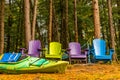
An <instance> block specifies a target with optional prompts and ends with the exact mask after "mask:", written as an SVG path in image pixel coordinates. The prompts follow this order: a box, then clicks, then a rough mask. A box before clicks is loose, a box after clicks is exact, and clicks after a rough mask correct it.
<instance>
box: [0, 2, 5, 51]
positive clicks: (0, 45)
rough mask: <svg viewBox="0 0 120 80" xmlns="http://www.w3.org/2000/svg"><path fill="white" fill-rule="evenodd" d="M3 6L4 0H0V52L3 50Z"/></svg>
mask: <svg viewBox="0 0 120 80" xmlns="http://www.w3.org/2000/svg"><path fill="white" fill-rule="evenodd" d="M4 6H5V0H0V53H3V52H4Z"/></svg>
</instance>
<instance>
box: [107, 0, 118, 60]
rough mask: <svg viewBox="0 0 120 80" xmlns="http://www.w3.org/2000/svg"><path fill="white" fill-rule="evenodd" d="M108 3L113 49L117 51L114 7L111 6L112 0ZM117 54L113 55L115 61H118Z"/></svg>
mask: <svg viewBox="0 0 120 80" xmlns="http://www.w3.org/2000/svg"><path fill="white" fill-rule="evenodd" d="M107 1H108V17H109V27H110V35H111V47H112V48H113V49H114V51H115V31H114V27H113V18H112V5H111V0H107ZM116 57H117V56H116V53H115V52H114V54H113V60H114V61H115V60H116Z"/></svg>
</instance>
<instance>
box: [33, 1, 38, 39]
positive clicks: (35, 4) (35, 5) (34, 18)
mask: <svg viewBox="0 0 120 80" xmlns="http://www.w3.org/2000/svg"><path fill="white" fill-rule="evenodd" d="M37 2H38V1H37V0H34V13H33V21H32V40H34V39H35V26H36V16H37Z"/></svg>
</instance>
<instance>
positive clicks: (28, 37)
mask: <svg viewBox="0 0 120 80" xmlns="http://www.w3.org/2000/svg"><path fill="white" fill-rule="evenodd" d="M24 22H25V23H24V25H25V44H26V47H28V43H29V41H30V40H31V25H30V2H29V0H24Z"/></svg>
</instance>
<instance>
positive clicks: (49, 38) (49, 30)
mask: <svg viewBox="0 0 120 80" xmlns="http://www.w3.org/2000/svg"><path fill="white" fill-rule="evenodd" d="M49 5H50V10H49V28H48V43H49V42H51V41H52V0H50V4H49Z"/></svg>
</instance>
